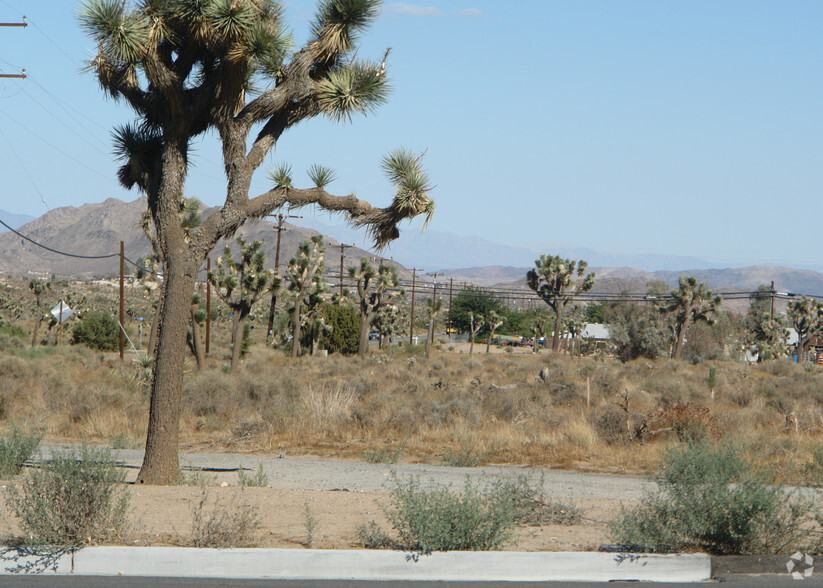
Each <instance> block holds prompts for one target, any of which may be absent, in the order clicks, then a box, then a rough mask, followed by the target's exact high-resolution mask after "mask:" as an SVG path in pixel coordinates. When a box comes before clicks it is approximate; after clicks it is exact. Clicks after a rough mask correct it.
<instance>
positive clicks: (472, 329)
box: [469, 311, 493, 355]
mask: <svg viewBox="0 0 823 588" xmlns="http://www.w3.org/2000/svg"><path fill="white" fill-rule="evenodd" d="M492 312H493V311H492ZM484 323H485V320H484V319H483V317H482V316H474V313H473V312H469V355H471V354H472V352H473V351H474V338H475V337H476V336H477V333H478V332H479V331H480V329H481V328H483V324H484Z"/></svg>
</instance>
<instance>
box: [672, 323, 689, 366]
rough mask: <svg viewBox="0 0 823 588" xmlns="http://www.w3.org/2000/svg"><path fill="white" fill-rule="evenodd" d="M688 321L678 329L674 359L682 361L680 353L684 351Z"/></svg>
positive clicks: (673, 353)
mask: <svg viewBox="0 0 823 588" xmlns="http://www.w3.org/2000/svg"><path fill="white" fill-rule="evenodd" d="M687 324H688V321H686V322H684V323H683V324H682V325H680V328H679V329H677V338H676V339H675V341H674V352H672V359H680V351H681V350H682V349H683V340H684V339H685V338H686V325H687Z"/></svg>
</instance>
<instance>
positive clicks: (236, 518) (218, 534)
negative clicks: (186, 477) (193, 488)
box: [184, 486, 262, 549]
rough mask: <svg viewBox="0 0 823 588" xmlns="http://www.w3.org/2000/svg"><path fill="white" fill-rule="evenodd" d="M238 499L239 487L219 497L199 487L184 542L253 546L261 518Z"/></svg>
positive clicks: (228, 546)
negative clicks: (235, 490) (233, 491)
mask: <svg viewBox="0 0 823 588" xmlns="http://www.w3.org/2000/svg"><path fill="white" fill-rule="evenodd" d="M242 499H243V490H242V488H241V489H240V491H239V492H235V493H234V494H232V495H231V496H229V497H226V499H225V500H221V499H220V497H219V496H217V497H215V498H212V496H211V492H210V491H209V489H208V488H206V487H205V486H202V487H201V493H200V500H199V501H198V502H197V504H195V505H194V507H193V509H192V522H191V532H190V535H189V537H188V539H187V540H186V541H185V543H184V544H185V545H186V546H187V547H210V548H215V549H227V548H230V547H252V546H254V544H255V542H256V540H257V532H258V530H259V529H260V526H261V524H262V519H261V518H260V515H259V514H258V513H257V511H255V510H254V508H253V507H252V506H251V505H249V504H246V503H244V502H242Z"/></svg>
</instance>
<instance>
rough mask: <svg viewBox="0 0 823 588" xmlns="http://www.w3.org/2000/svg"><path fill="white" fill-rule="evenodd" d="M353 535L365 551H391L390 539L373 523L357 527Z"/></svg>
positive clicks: (392, 543)
mask: <svg viewBox="0 0 823 588" xmlns="http://www.w3.org/2000/svg"><path fill="white" fill-rule="evenodd" d="M355 534H356V535H357V539H358V540H359V541H360V543H361V544H362V545H363V547H365V548H366V549H391V548H392V547H393V546H394V542H393V541H392V539H391V537H389V536H388V535H387V534H386V532H385V531H383V529H381V528H380V525H378V524H377V523H376V522H374V521H369V522H368V523H363V524H362V525H359V526H358V527H357V529H356V531H355Z"/></svg>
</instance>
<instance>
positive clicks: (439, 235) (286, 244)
mask: <svg viewBox="0 0 823 588" xmlns="http://www.w3.org/2000/svg"><path fill="white" fill-rule="evenodd" d="M145 209H146V202H145V199H143V198H140V199H137V200H134V201H132V202H123V201H121V200H117V199H114V198H110V199H108V200H106V201H105V202H101V203H96V204H85V205H83V206H80V207H64V208H59V209H55V210H52V211H49V212H47V213H46V214H44V215H43V216H41V217H40V218H37V219H33V220H30V221H29V222H27V223H25V224H24V225H22V226H21V227H19V228H20V232H21V234H23V235H25V236H27V237H29V238H30V239H32V240H33V241H36V242H38V243H40V244H42V245H44V246H46V247H49V248H51V249H55V250H57V251H61V252H64V253H70V254H72V255H73V256H69V257H67V256H65V255H60V254H57V253H53V252H50V251H47V250H45V249H43V248H41V247H38V246H37V245H34V244H33V243H31V242H29V241H26V240H25V239H22V238H21V237H19V236H18V235H15V234H14V233H11V232H5V233H2V234H0V272H2V273H5V274H12V275H30V274H36V275H45V276H50V275H57V276H62V277H82V278H92V277H105V276H113V275H116V274H117V273H118V271H119V260H118V259H117V254H118V253H119V247H120V245H119V244H120V241H121V240H122V241H123V242H124V244H125V251H126V257H127V258H129V259H130V260H132V261H136V260H137V259H138V258H139V257H145V256H147V255H148V254H149V253H150V251H151V248H150V245H149V243H148V240H147V239H146V237H145V236H144V235H143V233H142V231H141V230H140V228H139V222H140V217H141V215H142V213H143V211H144V210H145ZM210 212H211V210H204V214H205V215H208V214H209V213H210ZM0 215H2V216H0V219H2V220H3V221H4V222H7V223H8V224H10V225H11V226H14V224H15V223H17V222H22V221H25V220H26V217H24V216H22V215H12V214H9V213H6V212H4V211H0ZM12 219H16V220H15V222H14V223H13V222H12ZM299 222H301V224H310V225H312V226H313V228H306V227H301V226H298V225H295V224H290V223H285V227H286V228H287V230H285V231H283V233H282V242H281V252H280V264H281V268H282V267H283V266H284V265H285V264H286V263H287V262H288V260H289V258H290V257H291V256H292V255H294V253H295V252H296V251H297V245H298V244H299V243H300V242H301V241H305V240H307V239H308V238H310V237H311V236H312V235H316V234H318V232H321V233H323V234H325V235H326V241H327V243H328V245H330V246H331V248H329V249H327V252H326V267H327V271H328V272H329V273H330V274H331V275H332V281H333V282H334V277H335V276H336V275H338V274H339V271H340V269H339V268H340V249H336V248H334V246H339V245H340V243H345V244H356V245H362V247H360V246H358V247H346V248H345V253H344V260H343V267H344V271H345V268H347V267H349V266H350V265H356V264H358V263H359V260H360V258H362V257H372V256H373V255H374V254H373V253H370V252H369V251H367V249H366V248H367V247H368V245H367V244H366V243H365V239H364V236H363V233H362V232H355V231H351V230H349V229H341V228H340V227H328V226H325V225H323V224H322V223H318V222H317V221H315V220H312V219H301V220H300V221H299ZM323 229H327V230H323ZM238 234H240V235H243V237H244V238H245V239H246V240H254V239H262V240H263V241H264V245H263V248H264V251H265V252H266V256H267V258H268V259H269V260H270V264H271V265H273V263H274V258H275V247H276V242H277V231H276V230H275V227H274V224H273V223H271V222H268V221H257V222H251V223H247V224H246V225H244V226H243V227H242V228H241V229H240V231H238ZM332 235H333V236H332ZM223 247H224V244H222V243H221V244H218V246H217V247H216V248H215V250H214V252H213V254H212V258H213V259H216V257H217V256H218V255H220V254H222V251H223ZM548 247H549V246H547V248H545V249H542V250H541V249H537V248H536V246H535V249H530V248H525V247H510V246H505V245H498V244H495V243H493V242H491V241H488V240H486V239H482V238H477V237H461V236H456V235H452V234H449V233H445V232H435V231H431V232H429V231H427V232H425V233H422V234H421V233H420V231H418V230H416V229H414V228H411V229H410V228H406V229H405V230H403V232H402V234H401V237H400V239H398V240H397V241H395V242H393V243H392V245H391V246H390V247H389V248H387V250H385V251H383V252H382V253H381V255H382V256H383V257H384V258H392V260H393V261H394V262H395V265H397V266H398V270H399V272H400V275H401V278H402V279H405V280H410V279H411V272H410V271H409V270H408V269H407V267H415V268H425V270H423V271H422V272H418V274H417V275H418V279H421V280H423V281H431V280H432V279H433V278H432V277H431V276H428V277H427V276H426V274H429V273H434V272H437V274H438V277H437V280H438V281H439V282H440V281H441V280H442V279H444V278H445V279H448V278H452V279H453V280H454V282H455V283H457V282H464V281H465V282H470V283H474V284H477V285H480V286H494V285H500V286H505V287H507V288H511V287H515V288H516V287H520V288H526V285H525V276H526V272H527V271H528V270H529V269H530V268H531V267H534V260H535V258H537V257H538V256H539V255H540V253H541V252H543V253H545V252H550V253H552V254H560V255H563V256H565V257H573V258H576V259H581V258H582V259H586V260H587V261H588V262H589V266H590V268H591V270H592V271H594V272H595V273H596V274H597V281H596V283H595V289H596V290H597V291H601V292H621V291H627V292H642V291H644V290H645V286H646V283H647V282H648V281H649V280H652V279H659V280H663V281H665V282H666V283H668V284H669V285H671V286H674V285H676V284H677V278H678V276H679V275H681V274H683V275H694V276H695V277H697V278H698V279H699V280H701V281H704V282H706V283H707V284H708V285H709V286H710V287H711V288H712V289H715V290H725V291H750V290H754V289H756V288H757V287H758V286H759V285H761V284H769V283H770V282H771V281H772V280H774V282H775V288H776V289H777V290H778V291H782V292H795V293H802V294H810V295H821V296H823V274H821V273H818V272H815V271H812V270H808V269H794V268H787V267H780V266H751V267H742V268H726V269H723V268H717V267H713V265H712V264H711V263H709V262H707V261H705V260H700V259H696V258H690V257H672V256H655V255H650V256H619V255H616V254H603V253H598V252H595V251H592V250H587V249H578V248H566V249H564V248H562V247H558V248H555V249H548ZM83 256H85V257H88V256H113V257H106V258H103V259H86V258H84V257H83ZM467 260H468V263H467ZM604 261H605V262H611V263H610V264H609V263H604ZM632 263H634V264H636V265H632ZM678 263H679V264H680V265H677V264H678ZM461 264H462V265H461ZM444 268H446V269H444ZM648 268H652V269H653V270H654V271H651V270H650V269H648ZM661 268H662V269H661ZM441 283H442V282H441Z"/></svg>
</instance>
